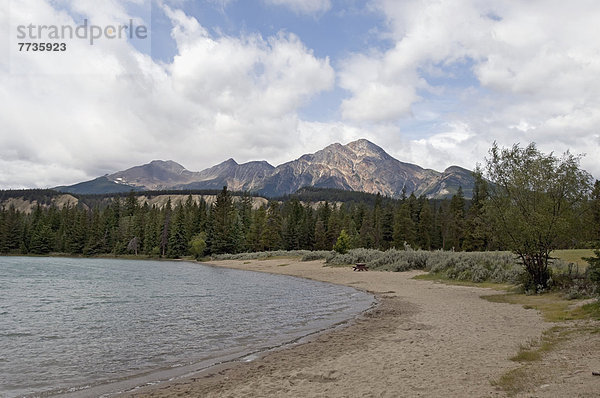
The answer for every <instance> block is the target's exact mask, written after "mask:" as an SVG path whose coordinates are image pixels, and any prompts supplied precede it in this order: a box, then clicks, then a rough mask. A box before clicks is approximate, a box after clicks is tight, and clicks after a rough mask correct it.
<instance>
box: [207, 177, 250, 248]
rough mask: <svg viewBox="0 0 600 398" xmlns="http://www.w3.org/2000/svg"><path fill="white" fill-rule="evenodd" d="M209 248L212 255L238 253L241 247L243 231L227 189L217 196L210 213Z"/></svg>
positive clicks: (224, 188)
mask: <svg viewBox="0 0 600 398" xmlns="http://www.w3.org/2000/svg"><path fill="white" fill-rule="evenodd" d="M209 223H210V227H209V234H208V238H207V239H208V242H207V244H208V246H209V250H210V252H211V253H215V254H220V253H236V252H237V251H238V248H239V247H240V245H241V243H242V242H241V232H242V231H241V230H240V226H239V224H238V216H237V212H236V209H235V206H234V205H233V199H232V197H231V194H230V193H229V191H227V187H223V190H221V192H220V193H219V194H218V195H217V199H216V200H215V203H214V204H213V205H212V208H211V212H210V220H209Z"/></svg>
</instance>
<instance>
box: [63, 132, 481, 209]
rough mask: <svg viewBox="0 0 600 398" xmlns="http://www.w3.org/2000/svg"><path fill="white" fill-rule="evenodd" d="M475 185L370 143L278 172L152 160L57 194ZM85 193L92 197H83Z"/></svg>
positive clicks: (454, 169) (433, 191)
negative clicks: (197, 167)
mask: <svg viewBox="0 0 600 398" xmlns="http://www.w3.org/2000/svg"><path fill="white" fill-rule="evenodd" d="M473 184H474V180H473V176H472V175H471V172H470V171H469V170H466V169H463V168H461V167H458V166H451V167H448V168H447V169H446V170H445V171H444V172H438V171H435V170H431V169H424V168H422V167H420V166H417V165H414V164H411V163H404V162H401V161H399V160H397V159H395V158H394V157H392V156H390V155H389V154H388V153H387V152H385V151H384V150H383V149H382V148H380V147H379V146H377V145H375V144H373V143H372V142H370V141H367V140H365V139H360V140H358V141H354V142H350V143H349V144H347V145H342V144H338V143H336V144H332V145H329V146H327V147H325V148H323V149H322V150H320V151H317V152H315V153H312V154H306V155H303V156H301V157H300V158H298V159H296V160H292V161H290V162H287V163H283V164H281V165H279V166H277V167H274V166H272V165H270V164H269V163H267V162H265V161H255V162H248V163H243V164H238V163H237V162H236V161H235V160H233V159H229V160H226V161H225V162H223V163H220V164H218V165H216V166H213V167H211V168H208V169H206V170H203V171H200V172H192V171H189V170H187V169H185V168H184V167H183V166H182V165H180V164H178V163H176V162H173V161H160V160H154V161H152V162H150V163H149V164H146V165H142V166H136V167H132V168H130V169H127V170H124V171H120V172H117V173H114V174H110V175H107V176H104V177H100V178H97V179H95V180H92V181H87V182H84V183H79V184H75V185H72V186H69V187H58V188H57V189H58V190H60V191H62V192H71V193H92V191H93V193H108V192H123V191H128V190H131V189H134V190H165V189H170V190H172V189H178V190H194V189H220V188H222V187H223V186H225V185H226V186H227V187H228V188H229V189H230V190H232V191H251V192H256V193H259V194H261V195H265V196H269V197H276V196H282V195H286V194H291V193H294V192H296V191H297V190H299V189H300V188H302V187H307V186H308V187H317V188H337V189H343V190H350V191H362V192H369V193H381V194H382V195H386V196H390V197H399V196H401V195H402V194H403V192H404V193H405V194H406V195H410V194H411V193H413V192H414V194H415V195H417V196H420V195H425V196H427V197H430V198H444V197H450V196H452V195H453V194H455V193H456V191H457V190H458V187H459V186H462V189H463V192H464V195H465V197H467V198H470V197H471V194H472V189H473ZM86 189H89V190H90V192H85V190H86ZM112 189H114V191H113V190H112ZM102 190H104V191H103V192H99V191H102Z"/></svg>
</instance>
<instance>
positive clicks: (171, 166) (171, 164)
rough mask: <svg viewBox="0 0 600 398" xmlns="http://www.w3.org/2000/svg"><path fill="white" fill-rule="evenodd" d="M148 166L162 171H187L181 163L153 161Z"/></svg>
mask: <svg viewBox="0 0 600 398" xmlns="http://www.w3.org/2000/svg"><path fill="white" fill-rule="evenodd" d="M148 165H149V166H152V167H160V168H162V169H168V170H171V171H181V170H185V167H183V166H182V165H180V164H179V163H177V162H174V161H172V160H153V161H151V162H150V163H148ZM142 167H143V166H142Z"/></svg>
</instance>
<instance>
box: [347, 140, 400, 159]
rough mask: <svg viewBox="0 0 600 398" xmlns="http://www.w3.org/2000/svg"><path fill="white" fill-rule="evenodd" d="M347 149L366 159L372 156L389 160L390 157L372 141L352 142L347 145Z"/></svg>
mask: <svg viewBox="0 0 600 398" xmlns="http://www.w3.org/2000/svg"><path fill="white" fill-rule="evenodd" d="M345 147H346V148H348V149H350V150H351V151H352V152H354V153H355V154H357V155H359V156H361V157H364V156H372V157H377V158H388V157H390V155H388V154H387V152H386V151H384V150H383V149H382V148H381V147H380V146H378V145H375V144H373V143H372V142H371V141H369V140H367V139H364V138H361V139H359V140H356V141H352V142H350V143H348V144H346V145H345Z"/></svg>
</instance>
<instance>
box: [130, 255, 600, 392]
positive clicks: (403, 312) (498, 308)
mask: <svg viewBox="0 0 600 398" xmlns="http://www.w3.org/2000/svg"><path fill="white" fill-rule="evenodd" d="M211 265H213V266H219V267H230V268H237V269H245V270H253V271H260V272H271V273H277V274H285V275H294V276H299V277H304V278H310V279H315V280H319V281H325V282H332V283H337V284H343V285H347V286H353V287H356V288H358V289H362V290H365V291H368V292H372V293H374V294H375V295H376V296H377V297H378V299H379V304H378V306H377V307H376V308H375V309H373V310H371V311H369V312H367V313H365V314H362V315H360V316H359V317H358V318H357V319H355V320H353V321H351V322H349V323H348V325H347V326H346V327H341V328H337V329H334V330H331V331H327V332H325V333H321V334H319V335H318V336H316V337H314V338H313V339H311V340H310V341H309V342H307V343H303V344H296V345H292V346H290V347H289V348H286V349H282V350H277V351H274V352H270V353H268V354H266V355H265V356H263V357H261V358H259V359H257V360H255V361H251V362H234V363H229V364H225V365H222V366H217V367H214V368H211V369H210V370H209V371H206V372H203V373H201V374H198V375H194V376H192V377H189V378H185V379H180V380H176V381H173V382H169V383H161V384H158V385H156V386H152V387H146V388H143V389H140V390H137V391H136V392H135V393H130V394H126V395H125V396H136V397H141V396H148V397H182V396H198V397H200V396H202V397H487V396H506V393H505V392H504V391H502V390H500V389H499V388H497V387H495V386H494V385H493V384H492V383H491V381H493V380H497V379H498V378H499V377H500V376H501V375H502V374H503V373H505V372H506V371H508V370H510V369H514V368H517V367H518V366H519V364H517V363H515V362H513V361H510V360H509V358H510V357H511V356H513V355H515V354H516V353H517V351H518V349H519V346H520V344H522V343H526V342H527V341H530V340H531V339H537V338H539V337H540V336H541V334H542V332H543V331H544V330H546V329H548V328H550V327H551V326H552V324H550V323H547V322H544V321H543V320H542V318H541V316H540V315H539V313H538V312H537V311H535V310H533V309H524V308H523V307H522V306H520V305H512V304H500V303H491V302H489V301H486V300H483V299H481V298H480V296H483V295H488V294H497V292H495V291H493V290H490V289H481V288H474V287H462V286H449V285H444V284H439V283H433V282H430V281H420V280H415V279H412V278H413V277H414V276H415V275H417V274H418V273H419V272H417V271H414V272H405V273H391V272H374V271H369V272H353V271H352V268H331V267H324V266H323V263H322V262H321V261H312V262H300V261H296V260H289V259H270V260H263V261H258V260H255V261H243V262H242V261H218V262H213V263H211ZM588 343H589V342H588ZM582 349H584V347H582ZM559 354H560V352H559V353H558V354H553V355H554V356H557V355H559ZM559 356H560V355H559ZM575 356H577V355H576V354H575V355H574V357H575ZM561 358H562V357H560V358H558V359H556V360H557V361H560V360H561ZM588 359H589V360H590V361H592V362H593V361H597V360H598V358H597V357H594V358H588ZM573 361H575V362H576V359H575V358H573ZM563 362H564V361H563ZM567 362H568V361H567ZM594 363H595V362H594ZM598 365H600V363H598ZM572 367H573V366H570V365H569V366H567V368H569V369H567V370H565V372H571V373H573V372H574V371H573V369H572ZM584 373H585V374H584ZM590 379H591V382H592V384H590ZM593 382H596V383H593ZM540 383H541V382H540ZM569 383H571V384H569ZM599 383H600V380H595V379H594V378H593V376H591V373H590V372H587V371H586V372H575V373H573V377H572V378H570V379H567V378H561V379H560V382H557V383H555V384H552V385H550V384H544V385H541V386H540V387H539V388H536V389H535V391H533V392H530V393H527V394H522V395H519V396H524V397H525V396H526V397H541V396H544V397H546V396H547V397H551V396H590V397H591V396H594V395H592V394H595V393H596V392H597V391H599V390H598V389H597V388H595V387H594V385H596V386H597V387H600V384H599ZM573 388H576V389H575V390H573ZM570 392H572V393H570ZM565 393H566V394H567V395H563V394H565ZM588 394H589V395H588Z"/></svg>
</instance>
